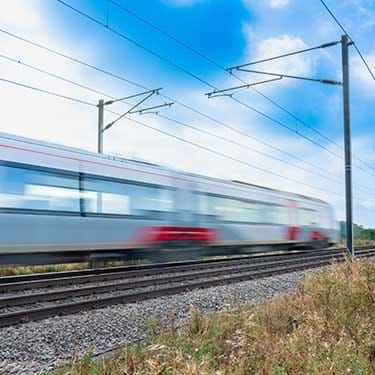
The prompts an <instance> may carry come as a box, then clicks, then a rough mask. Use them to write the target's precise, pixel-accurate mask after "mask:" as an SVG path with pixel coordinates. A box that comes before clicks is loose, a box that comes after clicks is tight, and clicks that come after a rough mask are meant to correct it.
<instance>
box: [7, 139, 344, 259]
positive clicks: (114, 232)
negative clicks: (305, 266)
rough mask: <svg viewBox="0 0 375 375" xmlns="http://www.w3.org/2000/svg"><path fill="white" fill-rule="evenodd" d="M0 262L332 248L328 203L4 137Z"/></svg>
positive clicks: (334, 226)
mask: <svg viewBox="0 0 375 375" xmlns="http://www.w3.org/2000/svg"><path fill="white" fill-rule="evenodd" d="M0 228H1V229H0V230H1V236H0V263H2V264H5V263H12V264H13V263H17V264H18V263H23V262H24V263H27V264H35V263H38V262H39V263H40V262H44V263H45V262H58V261H64V260H67V259H69V260H70V261H72V259H79V258H82V257H84V258H85V259H101V258H111V257H117V256H120V255H121V256H122V257H134V256H136V255H139V254H140V253H141V254H143V255H146V256H147V255H149V256H151V255H156V256H158V254H159V253H160V251H161V250H163V249H169V254H175V255H176V254H179V253H182V252H184V251H185V250H184V249H189V248H195V249H199V250H197V251H199V252H201V253H202V254H203V253H204V254H212V253H215V252H216V253H218V252H220V251H224V250H225V251H226V250H227V249H240V248H245V249H249V248H251V247H255V248H259V247H260V246H264V247H267V248H272V249H275V248H288V249H290V248H296V247H298V246H304V247H305V248H306V247H307V248H311V247H315V248H316V247H325V246H328V245H332V244H334V243H336V242H337V240H338V228H337V223H336V221H335V218H334V214H333V210H332V207H331V206H330V205H329V204H328V203H326V202H324V201H323V200H320V199H316V198H311V197H307V196H304V195H300V194H295V193H290V192H286V191H281V190H276V189H272V188H267V187H262V186H258V185H254V184H251V183H247V182H243V181H231V180H224V179H219V178H213V177H207V176H202V175H199V174H193V173H187V172H181V171H178V170H173V169H171V168H165V167H163V166H160V165H156V164H153V163H148V162H144V161H137V160H132V159H127V158H122V157H117V156H111V155H105V154H97V153H94V152H89V151H85V150H81V149H77V148H71V147H66V146H62V145H58V144H53V143H47V142H42V141H39V140H34V139H29V138H24V137H20V136H15V135H11V134H6V133H0Z"/></svg>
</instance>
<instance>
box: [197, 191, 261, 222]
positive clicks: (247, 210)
mask: <svg viewBox="0 0 375 375" xmlns="http://www.w3.org/2000/svg"><path fill="white" fill-rule="evenodd" d="M198 212H199V213H200V214H202V215H211V216H215V217H216V218H217V219H219V220H223V221H237V222H246V223H249V222H256V221H257V206H256V203H254V202H249V201H244V200H240V199H234V198H226V197H221V196H213V195H207V194H202V193H198Z"/></svg>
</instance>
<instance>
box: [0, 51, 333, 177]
mask: <svg viewBox="0 0 375 375" xmlns="http://www.w3.org/2000/svg"><path fill="white" fill-rule="evenodd" d="M0 57H1V58H4V59H6V60H8V61H10V62H13V63H16V64H21V65H22V66H25V67H27V68H29V69H32V70H35V71H37V72H40V73H42V74H45V75H48V76H51V77H53V78H56V79H59V80H62V81H63V82H67V83H69V84H71V85H74V86H77V87H80V88H83V89H85V90H88V91H90V92H94V93H99V94H100V95H102V96H105V97H108V98H112V99H116V98H115V97H114V96H112V95H110V94H108V93H105V92H102V91H98V90H96V89H94V88H92V87H89V86H86V85H83V84H81V83H78V82H76V81H72V80H70V79H67V78H66V77H63V76H61V75H57V74H54V73H51V72H50V71H47V70H44V69H41V68H39V67H36V66H34V65H30V64H26V63H24V62H22V61H21V60H19V59H14V58H12V57H9V56H6V55H2V54H0ZM146 93H147V92H146ZM116 101H121V102H123V103H126V104H127V105H133V104H131V103H128V102H126V101H124V100H123V99H116ZM129 111H130V110H129ZM127 113H129V112H127ZM158 115H159V117H161V118H164V119H166V120H168V121H172V122H175V123H178V124H180V125H183V126H185V127H189V128H191V129H194V130H196V131H199V132H201V133H203V134H207V135H210V136H213V137H215V138H218V139H221V140H223V141H226V142H229V143H232V144H235V145H237V146H240V147H242V148H245V149H248V150H249V151H253V152H255V153H258V154H260V155H263V156H265V157H268V158H271V159H273V160H276V161H280V162H282V163H285V164H287V165H290V166H292V167H295V168H299V169H301V170H304V171H306V172H309V173H313V174H315V175H317V176H320V177H323V178H326V179H328V180H331V181H334V182H337V181H336V180H334V179H333V178H331V177H327V176H325V175H322V174H320V173H317V172H315V171H314V170H311V169H309V168H305V167H302V166H299V165H296V164H293V163H290V162H288V161H285V160H283V159H280V158H277V157H275V156H273V155H270V154H267V153H265V152H263V151H258V150H256V149H253V148H251V147H249V146H247V145H244V144H243V143H239V142H236V141H233V140H231V139H229V138H225V137H222V136H219V135H217V134H215V133H212V132H209V131H206V130H203V129H200V128H197V127H195V126H193V125H189V124H187V123H185V122H182V121H179V120H176V119H172V118H170V117H167V116H164V115H161V114H158ZM122 117H123V116H122ZM122 117H121V118H122ZM319 169H320V170H324V171H325V172H326V173H328V174H330V175H331V174H332V173H331V172H330V171H328V170H325V169H323V168H319ZM336 177H338V178H340V176H337V175H336Z"/></svg>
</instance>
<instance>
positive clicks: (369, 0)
mask: <svg viewBox="0 0 375 375" xmlns="http://www.w3.org/2000/svg"><path fill="white" fill-rule="evenodd" d="M116 1H117V2H118V3H119V4H122V5H123V6H125V7H126V8H128V9H130V10H131V11H133V12H134V13H136V14H137V15H138V16H140V17H143V18H145V19H147V20H148V21H149V22H151V23H153V24H155V25H156V26H158V27H160V28H161V29H163V30H165V31H166V32H168V33H170V34H172V35H173V36H175V37H176V38H178V39H180V40H181V41H183V42H184V43H186V44H188V45H189V46H191V47H193V48H195V49H196V50H198V51H200V52H202V53H203V54H204V55H206V56H208V57H209V58H211V59H212V60H214V61H215V62H217V63H219V64H220V65H222V66H224V67H229V66H231V65H235V64H240V63H245V62H247V61H251V60H252V59H257V58H264V57H268V56H273V55H275V54H280V53H284V52H288V51H292V50H295V49H300V48H306V47H309V46H315V45H318V44H321V43H326V42H330V41H335V40H339V39H340V36H341V32H340V30H339V29H338V27H337V25H335V23H334V22H333V20H332V19H331V18H330V17H329V15H328V14H327V12H326V11H325V10H324V8H323V7H322V5H321V4H320V1H318V0H311V1H300V0H259V1H255V0H254V1H250V0H152V1H150V0H149V1H146V0H143V1H141V0H138V1H136V0H116ZM66 3H68V4H71V5H72V6H74V7H76V8H78V9H80V10H81V11H83V12H85V13H87V14H89V15H90V16H92V17H94V18H95V19H98V20H100V21H101V22H104V23H106V22H107V19H108V23H109V26H110V27H111V28H113V29H115V30H117V31H119V32H121V33H123V34H126V35H127V36H129V37H130V38H132V39H134V40H136V41H137V42H139V43H141V44H142V45H144V46H145V47H147V48H149V49H151V50H153V51H155V52H156V53H158V54H160V55H161V56H163V57H165V58H166V59H169V60H171V61H173V62H174V63H176V64H178V65H180V66H181V67H183V68H184V69H186V70H188V71H191V72H192V73H193V74H195V75H197V76H199V77H201V78H202V79H204V80H205V81H208V82H209V83H211V84H212V85H214V86H218V87H221V88H225V87H230V86H231V85H238V84H239V82H238V81H237V80H236V79H235V78H230V77H229V76H228V75H227V74H226V73H225V72H224V71H222V70H221V69H219V68H218V67H216V66H215V65H213V64H211V63H209V62H207V61H206V60H204V59H202V58H201V57H199V56H197V55H196V54H194V53H192V52H191V51H189V50H187V49H186V48H184V47H182V46H180V45H179V44H177V43H176V42H174V41H172V40H170V39H168V38H166V37H165V36H163V35H161V34H160V33H158V32H157V31H156V30H154V29H152V28H150V27H149V26H147V25H145V24H143V23H142V22H140V21H139V20H138V19H136V18H134V17H132V16H130V15H129V14H127V13H125V12H122V11H121V10H120V9H119V8H118V7H116V6H115V5H114V4H113V3H111V2H108V1H107V0H95V1H94V0H80V1H72V0H66ZM327 3H328V5H329V6H330V7H331V8H332V9H333V10H334V11H335V13H336V15H337V16H338V18H339V19H340V20H341V21H342V23H343V24H344V25H345V27H346V28H347V30H348V31H349V33H350V34H351V36H352V37H353V39H354V40H355V41H356V43H357V45H358V46H359V47H360V48H361V50H362V52H363V54H364V55H365V57H366V59H367V60H368V62H369V63H370V65H371V66H372V67H373V68H374V70H375V38H374V32H375V1H373V0H345V1H342V0H341V1H338V0H327ZM0 24H1V28H2V29H5V30H7V31H10V32H13V33H15V34H17V35H21V36H24V37H27V38H29V39H31V40H33V41H36V42H39V43H43V44H45V45H47V46H49V47H52V48H55V49H58V50H60V51H62V52H65V53H68V54H70V55H72V56H74V57H76V58H80V59H82V60H85V61H87V62H89V63H91V64H94V65H97V66H100V67H102V68H105V69H107V70H109V71H111V72H113V73H116V74H118V75H121V76H124V77H127V78H129V79H131V80H133V81H135V82H137V83H140V84H142V85H145V86H147V87H151V88H156V87H163V93H164V94H166V95H168V96H170V97H173V98H176V99H178V100H180V101H183V102H184V103H186V104H188V105H190V106H193V107H194V108H196V109H199V110H200V111H203V112H204V113H206V114H208V115H210V116H214V117H215V118H216V119H219V120H221V121H224V122H225V123H226V124H229V125H231V126H233V127H235V128H237V129H239V130H240V131H242V132H245V133H247V134H250V135H251V136H252V137H255V138H256V140H254V139H249V138H246V137H243V136H241V135H239V134H238V133H235V132H232V131H230V130H228V129H225V128H223V127H221V126H219V125H218V124H217V123H214V122H212V121H208V120H207V119H206V118H203V117H202V116H199V115H197V114H196V113H193V112H191V111H188V110H186V109H184V108H183V107H181V106H179V105H174V106H173V107H171V108H170V109H163V111H162V114H163V115H166V116H169V117H172V118H174V119H177V120H179V121H184V122H186V123H188V124H191V125H194V126H196V127H199V128H201V129H204V130H207V131H211V132H214V133H215V134H217V135H220V136H222V137H226V138H229V139H231V140H233V141H235V142H239V143H241V144H245V145H246V146H247V147H250V148H254V149H255V150H257V151H260V152H263V153H267V154H269V155H271V156H273V157H277V158H280V159H282V160H284V161H286V162H290V163H294V164H297V165H299V166H303V167H306V168H312V167H311V165H314V166H315V169H314V170H316V171H318V172H319V173H321V174H323V175H325V176H327V177H332V176H335V177H334V178H335V179H337V183H335V184H333V183H332V182H331V180H329V179H327V178H320V177H318V176H316V175H314V174H311V173H308V172H306V170H301V169H300V168H293V167H290V165H287V164H286V163H278V162H275V161H274V160H272V159H270V158H268V157H264V156H262V155H260V154H259V153H256V152H251V151H249V150H248V149H244V148H239V147H236V146H235V145H233V144H230V143H227V142H222V141H218V140H217V139H215V138H212V137H209V136H204V135H202V134H200V133H197V132H196V131H193V130H191V129H186V128H184V127H183V126H179V125H177V124H175V123H171V122H169V121H167V120H165V119H162V118H160V117H157V116H153V115H147V116H146V115H145V116H137V117H136V118H135V119H137V120H142V121H144V122H145V123H147V124H151V125H152V126H155V127H157V128H159V129H162V130H165V131H168V132H170V133H173V134H176V135H178V136H180V137H184V138H185V139H188V140H191V141H194V142H198V143H200V144H202V145H205V146H208V147H211V148H213V149H215V150H219V151H221V152H223V153H226V154H228V155H230V156H231V157H234V158H238V159H241V160H245V161H246V162H248V163H251V164H254V165H256V166H258V167H260V168H265V169H269V170H271V171H273V172H275V173H276V174H281V175H283V176H288V177H290V178H292V179H295V180H299V181H302V182H303V183H305V184H307V185H308V184H311V185H314V186H315V187H319V188H321V189H322V190H329V191H330V193H327V192H325V191H321V190H318V189H312V188H309V187H308V186H306V185H298V184H296V183H293V182H291V181H288V180H286V179H283V178H279V177H276V176H272V175H269V174H264V173H262V172H260V171H259V170H257V169H252V168H250V167H248V166H244V165H240V164H238V163H235V162H233V161H230V160H225V159H223V158H221V157H219V156H215V155H212V154H210V153H207V152H205V151H203V150H199V149H195V148H194V147H192V146H188V145H186V144H183V143H181V142H178V141H176V140H173V139H171V138H168V137H166V136H163V135H161V134H158V133H155V132H152V131H150V130H149V129H145V128H142V127H140V126H138V125H137V124H134V123H131V122H130V121H128V120H125V121H122V122H121V123H118V124H116V126H114V127H113V129H111V130H110V131H108V132H107V133H106V134H105V151H106V152H108V153H116V154H123V155H127V156H131V157H138V158H142V159H147V160H153V161H156V162H158V163H161V164H164V165H167V166H169V167H174V168H177V169H183V170H189V171H193V172H199V173H204V174H210V175H213V176H218V177H224V178H237V179H238V178H240V179H242V180H246V181H249V182H253V183H257V184H260V185H266V186H273V187H277V188H281V189H286V190H291V191H296V192H301V193H304V194H308V195H310V196H316V197H320V198H323V199H325V200H327V201H329V202H331V203H332V204H333V206H334V208H335V212H336V216H337V218H339V219H342V218H343V217H344V210H343V208H344V206H343V170H344V168H343V160H342V159H339V158H337V157H335V156H334V155H332V153H330V152H327V151H324V150H322V149H321V148H318V147H316V146H314V145H313V144H312V143H309V142H307V141H306V140H304V139H303V138H301V137H299V136H298V135H296V134H293V132H291V131H289V130H287V129H285V128H283V127H282V126H279V125H277V124H275V123H274V122H272V121H269V120H268V119H265V118H264V117H262V116H259V114H256V113H255V112H253V111H251V110H249V109H248V108H245V107H244V106H241V105H239V104H238V103H235V102H233V101H232V100H230V99H229V98H217V99H210V100H209V99H207V98H206V97H205V96H204V94H205V93H206V92H208V91H210V88H209V87H207V86H206V85H204V84H202V83H201V82H199V81H198V80H195V79H193V78H192V77H190V76H189V75H187V74H185V73H183V72H182V71H180V70H178V69H176V68H174V67H172V66H171V65H169V64H168V63H166V62H165V61H162V60H160V59H158V58H156V57H155V56H152V55H151V54H150V53H148V52H146V51H144V50H142V49H141V48H139V47H137V46H135V45H133V44H131V43H129V42H127V41H126V40H124V39H122V38H120V37H119V36H117V35H115V34H114V33H112V32H110V31H109V30H106V29H105V28H103V27H100V26H98V25H96V24H95V23H92V22H90V21H89V20H87V19H85V18H83V17H82V16H81V15H78V14H76V13H74V12H73V11H72V10H71V9H68V8H66V7H64V6H63V5H62V4H60V3H58V2H57V1H55V0H49V1H46V0H44V1H43V0H14V1H13V2H8V4H7V6H6V7H4V11H3V12H2V14H1V15H0ZM0 38H1V45H2V48H1V52H0V53H1V54H3V55H6V56H8V57H12V58H15V59H20V60H22V61H23V62H25V63H28V64H32V65H34V66H37V67H39V68H43V69H46V70H49V71H51V72H53V73H55V74H59V75H61V76H64V77H66V78H69V79H71V80H74V81H76V82H79V83H83V84H85V85H88V86H90V87H93V88H95V89H97V90H101V91H103V92H106V93H109V94H110V95H113V96H115V97H123V96H126V95H130V94H133V93H137V92H139V89H138V88H136V87H134V86H132V85H129V84H126V83H124V82H122V81H119V80H116V79H113V78H110V77H108V76H106V75H103V74H100V73H98V72H95V71H93V70H90V69H87V68H84V67H82V66H80V65H77V64H74V63H71V62H69V61H67V60H65V59H63V58H61V57H56V56H53V55H51V54H49V53H47V52H45V51H42V50H40V49H37V48H35V47H30V46H27V45H25V44H24V43H22V42H19V41H17V40H15V39H13V38H10V37H9V36H6V35H4V34H1V33H0ZM350 58H351V106H352V131H353V150H354V155H355V156H356V157H358V158H360V159H361V160H363V161H365V162H366V163H368V164H370V165H372V166H373V167H374V168H375V155H374V151H375V144H374V132H373V121H374V120H373V118H374V115H375V109H374V105H373V103H374V99H375V82H374V81H372V80H371V77H370V75H369V74H368V72H367V71H366V70H365V69H364V67H363V64H362V63H361V62H360V60H359V59H358V56H357V55H356V54H355V52H354V50H352V51H351V56H350ZM340 63H341V55H340V46H336V47H333V48H330V49H325V50H322V51H315V52H311V53H307V54H304V55H299V56H297V57H293V58H289V59H285V60H282V61H281V60H280V61H278V62H275V63H268V64H264V65H259V66H258V68H259V69H260V68H262V69H264V70H267V69H268V70H270V71H275V72H284V73H289V74H297V75H303V76H310V77H319V78H330V79H337V80H340V79H341V77H340V75H341V66H340ZM0 64H1V65H0V67H1V71H2V74H1V76H2V77H5V78H7V79H13V80H16V81H19V82H24V83H28V84H33V85H36V86H38V87H42V88H45V89H49V90H53V91H56V92H59V93H63V94H66V95H71V96H74V97H77V98H81V99H84V100H87V101H90V102H93V103H96V102H97V100H98V99H99V96H98V95H97V94H93V93H91V92H87V91H85V90H83V89H80V88H77V87H74V86H72V85H69V84H67V83H64V82H61V81H59V80H56V79H53V78H51V77H47V76H45V75H43V74H41V73H37V72H35V71H32V70H30V69H27V68H25V67H23V66H19V65H16V64H14V63H11V62H9V61H5V60H4V59H0ZM241 78H242V79H244V80H245V81H247V82H253V81H255V80H259V79H260V77H256V76H254V75H250V74H245V73H242V74H241ZM259 89H260V90H261V91H262V92H263V93H265V94H266V95H268V96H269V97H271V98H272V99H274V100H275V101H277V102H278V103H279V104H281V105H283V106H284V107H285V108H287V109H288V110H289V111H291V112H292V113H294V114H295V115H296V116H297V117H298V118H299V119H301V120H303V121H304V122H306V123H307V124H308V125H310V126H313V127H314V128H316V129H318V130H319V131H321V132H323V133H324V134H326V135H327V136H328V137H330V138H331V139H333V140H334V141H335V142H337V143H339V144H342V141H343V124H342V102H341V88H340V87H338V86H336V87H335V86H326V85H322V84H318V83H310V82H309V83H306V82H303V81H292V80H283V81H280V82H277V83H270V84H267V85H264V86H262V87H260V86H259ZM236 95H237V98H238V99H240V100H241V101H243V102H245V103H247V104H249V105H251V106H253V107H255V108H256V109H258V110H261V111H263V112H264V113H266V114H267V115H270V116H272V117H273V118H275V119H276V120H278V121H280V122H282V123H283V124H285V125H287V126H289V127H291V128H293V129H294V128H296V127H297V126H298V130H299V131H300V132H301V133H302V134H303V135H305V136H308V137H310V138H311V139H312V140H313V141H315V142H319V143H321V144H322V145H324V147H326V148H327V149H328V150H330V151H331V152H334V153H339V154H342V150H340V149H338V148H337V147H336V146H334V145H333V144H331V143H329V142H327V141H326V140H325V139H323V138H321V137H320V136H319V135H318V134H316V133H314V132H313V131H311V130H310V129H308V128H306V127H304V126H303V125H301V124H300V123H298V122H297V121H296V120H295V119H293V118H292V117H290V116H288V115H287V114H286V113H285V112H282V111H280V110H279V109H278V108H277V107H275V106H274V105H272V104H271V103H270V102H269V101H267V100H265V99H264V98H262V97H261V96H260V95H258V94H257V93H255V92H253V91H252V90H242V91H241V92H238V94H236ZM0 96H1V100H2V102H3V103H4V114H3V117H4V119H5V121H4V122H3V123H2V125H1V127H0V131H4V132H9V133H16V134H20V135H24V136H29V137H33V138H38V139H43V140H47V141H52V142H59V143H64V144H69V145H72V146H75V147H81V148H86V149H90V150H95V145H96V140H95V131H96V112H95V108H90V107H88V108H87V107H85V106H82V105H78V104H74V103H68V102H64V101H62V100H61V99H57V98H50V97H45V96H43V95H41V94H36V93H34V92H30V91H28V90H25V89H21V88H18V87H11V86H9V85H6V84H2V86H0ZM162 102H163V100H162V99H161V98H160V97H155V98H153V99H152V100H151V101H150V105H154V104H160V103H162ZM15 103H17V104H15ZM18 108H22V109H23V110H18ZM124 108H126V107H124V106H123V105H122V104H117V105H114V106H113V109H114V110H117V111H119V112H121V111H123V110H124ZM15 109H17V110H15ZM106 116H107V118H106V120H108V121H110V120H111V119H112V117H111V115H110V114H106ZM133 118H134V117H133ZM258 141H261V142H267V143H269V144H271V145H273V146H275V147H277V148H280V149H282V150H285V151H286V152H288V153H291V154H294V155H296V156H297V157H298V158H301V159H304V160H306V161H307V162H308V163H309V165H308V166H307V165H306V164H303V163H302V162H301V161H298V160H296V159H293V158H290V157H289V156H287V155H286V154H284V153H280V152H278V151H276V150H275V149H272V148H270V147H268V146H266V145H264V143H259V142H258ZM356 163H357V164H358V163H360V162H358V160H357V161H356ZM319 168H321V169H324V171H321V170H320V169H319ZM362 168H363V169H365V170H367V172H365V171H363V170H361V169H359V168H356V169H355V170H354V178H355V220H356V222H358V223H361V224H364V225H368V226H371V225H372V226H375V219H374V218H373V215H372V213H373V210H374V207H375V202H374V195H373V193H372V190H373V189H372V186H373V183H374V179H375V169H372V170H371V169H370V170H369V168H368V167H366V166H364V165H363V164H362ZM332 191H333V194H332Z"/></svg>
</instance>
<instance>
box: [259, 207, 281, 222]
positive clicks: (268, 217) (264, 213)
mask: <svg viewBox="0 0 375 375" xmlns="http://www.w3.org/2000/svg"><path fill="white" fill-rule="evenodd" d="M259 210H260V215H259V216H260V222H262V223H265V224H283V225H286V224H288V210H287V208H286V207H284V206H279V205H274V204H263V203H260V204H259Z"/></svg>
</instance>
